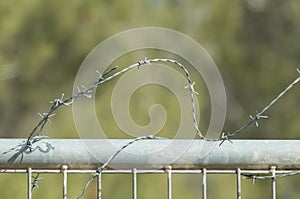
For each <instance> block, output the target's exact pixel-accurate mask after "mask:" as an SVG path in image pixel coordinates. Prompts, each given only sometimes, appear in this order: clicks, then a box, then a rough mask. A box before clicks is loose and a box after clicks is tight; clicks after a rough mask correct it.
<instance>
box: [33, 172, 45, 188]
mask: <svg viewBox="0 0 300 199" xmlns="http://www.w3.org/2000/svg"><path fill="white" fill-rule="evenodd" d="M39 176H40V173H38V174H37V175H36V176H32V178H33V182H32V185H31V192H33V191H34V189H35V188H39V185H38V182H39V181H40V180H42V179H43V178H39Z"/></svg>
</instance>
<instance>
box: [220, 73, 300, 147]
mask: <svg viewBox="0 0 300 199" xmlns="http://www.w3.org/2000/svg"><path fill="white" fill-rule="evenodd" d="M297 72H298V73H300V70H299V69H297ZM298 82H300V76H299V77H298V78H296V79H295V80H294V81H293V82H292V83H290V84H289V85H288V86H287V87H286V88H285V89H284V90H283V91H282V92H281V93H279V95H278V96H277V97H276V98H275V99H273V100H272V101H271V102H270V103H269V104H268V105H267V106H266V107H265V108H263V109H262V110H261V111H260V112H258V111H256V114H255V115H254V116H252V115H250V120H249V122H248V123H246V124H245V125H243V126H242V127H240V128H239V129H237V130H236V131H233V132H232V133H230V132H229V133H227V134H225V133H223V134H222V137H221V140H222V142H221V143H220V145H222V144H223V143H224V141H226V140H230V138H232V137H234V136H235V135H237V134H240V133H241V132H243V131H244V130H245V129H246V128H247V127H249V126H250V125H252V124H255V125H256V127H258V120H260V119H267V118H268V116H266V115H264V113H265V112H266V111H267V110H269V109H270V108H271V107H272V106H273V105H274V104H275V103H276V102H278V101H279V100H280V99H281V98H282V97H283V96H284V95H285V94H286V93H287V92H288V91H289V90H290V89H291V88H293V86H295V85H296V84H297V83H298Z"/></svg>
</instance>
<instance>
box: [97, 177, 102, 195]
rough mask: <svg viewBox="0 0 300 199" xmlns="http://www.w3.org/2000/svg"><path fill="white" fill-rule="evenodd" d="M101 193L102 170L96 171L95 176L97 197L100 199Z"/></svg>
mask: <svg viewBox="0 0 300 199" xmlns="http://www.w3.org/2000/svg"><path fill="white" fill-rule="evenodd" d="M101 193H102V171H100V172H99V173H98V176H97V199H101V197H102V196H101Z"/></svg>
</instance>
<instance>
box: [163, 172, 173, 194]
mask: <svg viewBox="0 0 300 199" xmlns="http://www.w3.org/2000/svg"><path fill="white" fill-rule="evenodd" d="M165 170H166V173H167V178H168V199H172V167H171V166H166V167H165Z"/></svg>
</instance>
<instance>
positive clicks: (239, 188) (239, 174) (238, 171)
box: [236, 168, 242, 199]
mask: <svg viewBox="0 0 300 199" xmlns="http://www.w3.org/2000/svg"><path fill="white" fill-rule="evenodd" d="M236 175H237V179H236V180H237V199H242V185H241V169H240V168H237V170H236Z"/></svg>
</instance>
